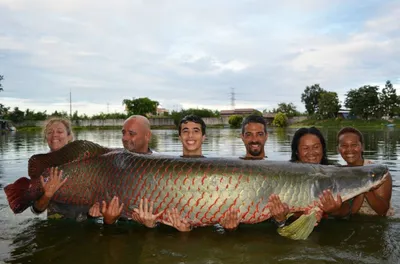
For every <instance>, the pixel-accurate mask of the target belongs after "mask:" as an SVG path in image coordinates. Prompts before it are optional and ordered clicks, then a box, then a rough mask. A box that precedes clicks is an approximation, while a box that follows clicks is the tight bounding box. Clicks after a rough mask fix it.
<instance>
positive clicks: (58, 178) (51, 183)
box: [40, 167, 67, 198]
mask: <svg viewBox="0 0 400 264" xmlns="http://www.w3.org/2000/svg"><path fill="white" fill-rule="evenodd" d="M62 173H63V171H62V170H60V171H58V168H57V167H55V168H54V167H52V168H50V176H49V177H48V178H47V181H45V179H44V178H43V176H40V182H41V183H42V187H43V189H44V195H45V196H46V197H47V198H51V197H53V195H54V193H55V192H56V191H58V189H60V187H61V186H63V184H64V183H65V182H66V181H67V178H65V179H62Z"/></svg>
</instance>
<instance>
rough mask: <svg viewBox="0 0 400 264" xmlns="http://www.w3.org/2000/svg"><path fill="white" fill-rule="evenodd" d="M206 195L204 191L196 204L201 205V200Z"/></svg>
mask: <svg viewBox="0 0 400 264" xmlns="http://www.w3.org/2000/svg"><path fill="white" fill-rule="evenodd" d="M203 197H204V193H202V194H201V197H200V198H199V199H197V201H196V206H199V203H200V201H201V200H202V199H203Z"/></svg>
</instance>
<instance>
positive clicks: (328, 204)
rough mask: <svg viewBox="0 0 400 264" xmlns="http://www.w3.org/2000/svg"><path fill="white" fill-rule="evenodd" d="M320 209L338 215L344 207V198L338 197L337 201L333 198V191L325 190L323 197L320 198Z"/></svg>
mask: <svg viewBox="0 0 400 264" xmlns="http://www.w3.org/2000/svg"><path fill="white" fill-rule="evenodd" d="M319 202H320V204H319V208H321V210H322V211H324V212H325V213H328V214H336V213H338V211H339V210H340V208H341V207H342V204H343V202H342V197H341V196H340V194H338V195H337V199H336V201H335V198H333V195H332V192H331V190H329V189H328V190H324V191H323V192H322V195H320V196H319Z"/></svg>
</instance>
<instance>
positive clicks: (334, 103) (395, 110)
mask: <svg viewBox="0 0 400 264" xmlns="http://www.w3.org/2000/svg"><path fill="white" fill-rule="evenodd" d="M3 79H4V76H3V75H0V91H3V86H2V83H1V81H3ZM301 102H302V103H304V106H305V109H306V113H300V112H299V111H298V110H297V109H296V106H295V105H294V104H293V103H286V102H281V103H279V104H278V106H277V108H273V109H272V110H269V111H268V110H267V109H265V110H264V111H263V113H274V114H276V115H275V116H276V120H274V124H275V125H277V126H285V125H286V123H287V122H286V121H287V118H291V117H295V116H300V115H307V116H309V117H312V118H316V119H329V118H336V117H337V115H338V112H339V110H340V109H341V108H342V105H341V104H340V102H339V98H338V95H337V93H336V92H332V91H327V90H325V89H323V88H322V87H321V86H320V84H314V85H311V86H307V87H306V88H305V89H304V91H303V93H302V94H301ZM122 104H123V105H125V113H100V114H95V115H92V116H88V115H86V114H82V115H80V114H79V113H78V111H75V112H74V113H73V114H72V115H71V116H70V115H69V114H68V113H67V112H66V111H54V112H53V113H47V112H46V111H43V112H40V111H37V112H36V111H33V110H30V109H26V110H25V111H21V110H20V109H19V108H18V107H14V109H13V110H10V107H6V106H4V105H3V104H0V118H4V119H8V120H11V121H13V122H16V123H18V122H23V121H25V120H33V121H39V120H45V119H46V118H48V117H50V116H62V117H69V118H71V119H72V120H88V119H125V118H127V117H128V116H130V115H133V114H137V115H145V116H158V117H160V116H159V114H158V113H157V108H158V106H159V105H160V103H159V102H158V101H154V100H151V99H150V98H148V97H143V98H132V99H124V100H123V101H122ZM344 107H346V108H347V109H349V110H350V115H351V116H353V117H357V118H362V119H379V118H382V117H383V116H387V117H389V118H392V117H394V116H398V115H400V96H397V94H396V89H395V88H394V87H393V85H392V83H391V82H390V81H389V80H388V81H386V84H385V87H384V88H383V89H382V90H381V91H380V88H379V86H372V85H364V86H362V87H359V88H357V89H351V90H350V91H349V92H347V93H346V98H345V101H344ZM256 113H257V114H260V115H261V114H262V113H261V112H259V111H256ZM188 114H195V115H198V116H200V117H203V118H204V117H219V116H220V113H219V111H217V110H210V109H204V108H203V109H197V108H190V109H182V110H180V111H172V112H165V113H163V114H162V115H161V117H170V118H173V119H174V122H175V123H176V124H177V123H178V122H179V120H180V119H181V118H182V117H184V116H185V115H188ZM241 120H242V118H240V117H233V118H232V120H231V121H230V123H231V122H232V123H234V124H235V126H237V124H238V123H240V121H241Z"/></svg>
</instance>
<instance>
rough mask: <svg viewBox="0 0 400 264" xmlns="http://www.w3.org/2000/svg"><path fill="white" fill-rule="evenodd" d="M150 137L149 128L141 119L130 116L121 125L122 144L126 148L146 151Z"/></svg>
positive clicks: (141, 151) (133, 150)
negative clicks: (130, 117)
mask: <svg viewBox="0 0 400 264" xmlns="http://www.w3.org/2000/svg"><path fill="white" fill-rule="evenodd" d="M150 138H151V132H150V129H149V128H147V127H146V125H145V124H143V123H142V122H141V120H139V119H136V118H132V119H128V120H127V121H125V123H124V126H123V127H122V144H123V145H124V148H125V149H126V150H129V151H130V152H136V153H147V151H148V149H149V141H150Z"/></svg>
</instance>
